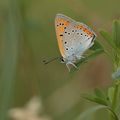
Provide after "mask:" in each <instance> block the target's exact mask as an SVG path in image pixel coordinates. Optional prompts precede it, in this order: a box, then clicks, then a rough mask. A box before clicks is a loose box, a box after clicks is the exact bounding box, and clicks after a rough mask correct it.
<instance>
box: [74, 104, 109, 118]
mask: <svg viewBox="0 0 120 120" xmlns="http://www.w3.org/2000/svg"><path fill="white" fill-rule="evenodd" d="M106 108H107V107H106V106H103V105H97V106H94V107H91V108H89V109H87V110H86V111H84V112H83V113H81V114H80V115H79V116H78V117H77V119H75V120H86V119H87V118H89V117H90V116H91V114H93V113H95V112H96V111H97V110H100V109H106Z"/></svg>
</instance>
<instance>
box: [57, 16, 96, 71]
mask: <svg viewBox="0 0 120 120" xmlns="http://www.w3.org/2000/svg"><path fill="white" fill-rule="evenodd" d="M55 29H56V35H57V40H58V46H59V50H60V53H61V55H62V59H61V61H62V62H64V63H66V66H67V68H68V70H69V71H70V65H72V66H74V67H75V68H77V66H76V65H75V63H76V62H77V61H78V60H80V59H81V58H82V55H83V53H84V52H85V51H86V50H87V49H89V48H90V47H91V46H92V45H93V44H94V40H95V38H96V34H95V33H94V32H93V31H92V30H91V29H90V28H89V27H88V26H87V25H85V24H83V23H81V22H77V21H75V20H73V19H71V18H70V17H67V16H65V15H63V14H57V15H56V17H55Z"/></svg>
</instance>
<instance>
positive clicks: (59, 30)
mask: <svg viewBox="0 0 120 120" xmlns="http://www.w3.org/2000/svg"><path fill="white" fill-rule="evenodd" d="M55 22H56V35H57V40H58V46H59V49H60V53H61V55H62V56H63V57H64V56H65V50H64V46H63V33H64V31H65V29H66V27H67V26H68V25H69V23H70V22H69V21H66V20H64V19H62V18H57V19H56V21H55Z"/></svg>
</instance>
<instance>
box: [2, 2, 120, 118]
mask: <svg viewBox="0 0 120 120" xmlns="http://www.w3.org/2000/svg"><path fill="white" fill-rule="evenodd" d="M119 6H120V1H119V0H100V1H97V0H60V1H58V0H52V1H50V0H1V1H0V26H1V27H0V120H7V119H9V118H8V115H7V112H8V110H9V109H11V108H14V107H20V106H23V105H24V104H25V103H26V102H27V101H28V100H29V99H30V98H31V97H32V96H34V95H39V96H40V97H41V99H42V101H43V105H44V112H45V113H47V114H48V115H49V116H51V118H53V119H57V120H73V119H79V120H81V119H83V118H84V116H85V117H86V118H85V120H96V119H97V120H101V119H102V120H107V119H109V114H108V112H106V110H104V109H103V108H104V107H101V106H96V105H97V104H96V103H94V102H93V103H91V102H89V101H86V100H84V99H83V98H81V94H83V93H89V94H94V93H93V89H94V88H100V89H104V90H105V91H107V90H106V89H108V87H109V86H110V85H111V83H112V80H111V74H112V72H113V71H114V72H115V73H114V74H113V79H115V80H116V78H117V80H118V79H119V69H118V67H119V64H120V63H119V58H120V57H119V56H120V51H119V43H118V41H117V40H116V37H120V34H119V33H120V32H119V33H112V30H113V32H115V31H120V27H118V26H119V25H118V22H116V21H114V24H113V25H114V26H113V29H112V27H111V26H112V22H113V20H115V19H119V17H120V7H119ZM57 13H63V14H65V15H67V16H70V17H71V18H73V19H75V20H77V21H81V22H83V23H85V24H87V25H88V26H90V27H91V28H92V29H93V30H94V31H95V32H96V34H97V36H98V37H97V45H98V43H101V45H102V47H103V48H104V50H105V53H107V54H105V53H103V54H100V55H99V56H95V57H94V59H88V60H87V63H86V61H85V63H86V64H82V66H80V65H81V63H80V64H78V65H79V66H80V67H79V68H80V69H79V70H77V71H75V70H73V72H72V73H69V72H68V70H67V68H66V66H65V65H64V64H61V63H59V62H58V61H55V62H53V63H50V64H48V65H46V66H45V65H44V64H43V63H42V60H44V59H49V58H52V57H56V56H59V55H60V53H59V50H58V46H57V40H56V35H55V29H54V18H55V15H56V14H57ZM103 28H104V29H105V30H101V29H103ZM99 31H100V33H99ZM106 31H108V32H106ZM112 34H114V35H115V36H114V35H113V36H114V38H111V35H112ZM111 39H114V40H115V41H112V40H111ZM108 43H109V44H108ZM113 43H115V44H114V45H113ZM111 44H112V46H111ZM97 45H95V46H97ZM98 46H99V45H98ZM114 46H117V48H115V50H117V51H115V50H114ZM99 47H100V46H99ZM99 47H94V48H92V49H91V51H95V52H98V53H99V50H101V49H99V50H98V51H96V49H98V48H99ZM100 48H101V47H100ZM111 48H113V49H111ZM106 51H107V52H106ZM100 53H101V52H100ZM111 55H115V56H111ZM88 58H89V57H88ZM91 58H92V57H91ZM110 58H113V59H110ZM114 58H115V59H114ZM82 63H83V62H82ZM116 70H117V72H116ZM116 76H117V77H116ZM115 83H116V82H115ZM112 84H113V83H112ZM115 86H116V84H115ZM112 87H113V86H112ZM115 88H116V87H115ZM115 88H110V91H113V93H114V89H115ZM109 93H110V94H111V92H109ZM110 94H109V95H110ZM113 95H114V94H113ZM92 107H93V109H92V110H91V111H90V112H89V110H90V109H91V108H92ZM98 109H100V110H99V111H97V110H98ZM113 109H114V108H113ZM86 110H88V112H86V113H87V114H86V115H85V114H83V113H84V111H86ZM81 116H82V117H81ZM119 116H120V115H119Z"/></svg>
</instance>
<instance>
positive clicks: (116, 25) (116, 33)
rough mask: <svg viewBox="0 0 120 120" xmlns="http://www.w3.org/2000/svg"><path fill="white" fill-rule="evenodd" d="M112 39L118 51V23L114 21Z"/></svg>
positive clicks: (119, 26)
mask: <svg viewBox="0 0 120 120" xmlns="http://www.w3.org/2000/svg"><path fill="white" fill-rule="evenodd" d="M113 39H114V41H115V45H116V47H117V48H118V49H120V21H119V20H115V21H114V22H113Z"/></svg>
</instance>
